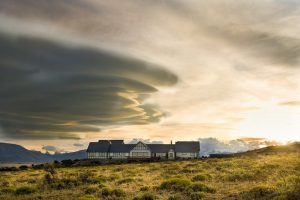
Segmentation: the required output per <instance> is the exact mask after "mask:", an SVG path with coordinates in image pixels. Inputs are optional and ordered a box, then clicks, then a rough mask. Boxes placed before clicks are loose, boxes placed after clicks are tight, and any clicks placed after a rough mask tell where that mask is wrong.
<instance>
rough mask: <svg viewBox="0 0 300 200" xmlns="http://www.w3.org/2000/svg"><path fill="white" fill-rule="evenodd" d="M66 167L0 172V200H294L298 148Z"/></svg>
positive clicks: (298, 185)
mask: <svg viewBox="0 0 300 200" xmlns="http://www.w3.org/2000/svg"><path fill="white" fill-rule="evenodd" d="M72 163H73V162H72V161H65V162H64V163H59V162H56V163H53V164H44V165H37V166H34V167H29V168H28V167H24V166H22V167H20V168H13V169H9V168H7V169H3V170H2V171H0V200H2V199H3V200H10V199H20V200H30V199H47V200H48V199H55V200H60V199H79V200H99V199H104V200H112V199H114V200H118V199H120V200H200V199H229V200H230V199H232V200H234V199H235V200H238V199H242V200H248V199H249V200H252V199H261V200H263V199H276V200H285V199H287V200H296V199H300V147H299V145H295V146H294V147H286V148H283V147H271V148H267V149H264V150H257V151H254V152H249V153H246V154H243V155H240V156H238V157H230V158H221V159H218V158H208V159H204V160H186V161H164V162H154V163H130V164H129V163H127V164H126V163H125V164H114V165H94V166H74V163H73V164H72Z"/></svg>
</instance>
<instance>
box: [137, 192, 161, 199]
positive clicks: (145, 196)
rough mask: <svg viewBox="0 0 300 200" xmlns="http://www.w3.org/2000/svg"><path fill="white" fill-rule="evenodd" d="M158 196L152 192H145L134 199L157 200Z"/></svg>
mask: <svg viewBox="0 0 300 200" xmlns="http://www.w3.org/2000/svg"><path fill="white" fill-rule="evenodd" d="M155 199H157V198H156V196H155V195H154V194H152V193H150V192H147V193H144V194H143V195H142V196H140V197H135V198H134V200H155Z"/></svg>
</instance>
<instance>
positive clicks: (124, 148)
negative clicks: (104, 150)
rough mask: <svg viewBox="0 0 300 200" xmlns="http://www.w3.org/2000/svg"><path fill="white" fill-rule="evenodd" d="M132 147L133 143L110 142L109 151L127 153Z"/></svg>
mask: <svg viewBox="0 0 300 200" xmlns="http://www.w3.org/2000/svg"><path fill="white" fill-rule="evenodd" d="M133 147H135V144H122V143H112V144H111V145H110V149H109V151H110V152H113V153H117V152H119V153H129V152H130V151H131V149H133Z"/></svg>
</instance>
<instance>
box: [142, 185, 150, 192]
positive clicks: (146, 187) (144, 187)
mask: <svg viewBox="0 0 300 200" xmlns="http://www.w3.org/2000/svg"><path fill="white" fill-rule="evenodd" d="M149 189H150V188H149V187H148V186H143V187H141V188H140V191H148V190H149Z"/></svg>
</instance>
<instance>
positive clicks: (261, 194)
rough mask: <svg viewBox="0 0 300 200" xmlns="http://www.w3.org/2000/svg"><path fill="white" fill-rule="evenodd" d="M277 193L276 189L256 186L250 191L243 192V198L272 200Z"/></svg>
mask: <svg viewBox="0 0 300 200" xmlns="http://www.w3.org/2000/svg"><path fill="white" fill-rule="evenodd" d="M276 194H277V192H276V191H275V190H274V188H271V187H268V186H264V185H261V186H256V187H254V188H252V189H250V190H249V191H244V192H242V194H241V196H242V197H243V199H249V200H250V199H272V198H273V197H275V196H276Z"/></svg>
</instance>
